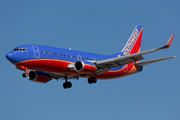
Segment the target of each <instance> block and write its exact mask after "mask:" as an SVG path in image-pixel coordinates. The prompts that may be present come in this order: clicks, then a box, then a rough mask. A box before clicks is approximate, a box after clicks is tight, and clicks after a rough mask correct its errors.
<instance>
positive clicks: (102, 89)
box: [0, 0, 180, 120]
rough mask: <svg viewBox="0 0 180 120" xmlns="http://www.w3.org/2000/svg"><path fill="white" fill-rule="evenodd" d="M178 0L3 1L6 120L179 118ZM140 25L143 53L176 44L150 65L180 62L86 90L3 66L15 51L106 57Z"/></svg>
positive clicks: (0, 105) (0, 92) (83, 83)
mask: <svg viewBox="0 0 180 120" xmlns="http://www.w3.org/2000/svg"><path fill="white" fill-rule="evenodd" d="M179 5H180V1H178V0H156V1H144V0H136V1H134V0H126V1H120V0H111V1H110V0H89V1H87V0H66V1H60V0H51V1H50V0H31V1H26V0H18V1H14V0H5V1H2V0H1V1H0V16H1V19H0V42H1V44H0V50H1V54H0V59H1V63H0V66H1V69H0V75H1V81H0V96H1V97H0V119H1V120H32V119H34V120H39V119H43V120H49V119H54V120H60V119H67V120H72V119H76V120H92V119H95V120H96V119H103V120H109V119H111V120H119V119H122V120H132V119H133V120H160V119H162V120H170V119H171V120H179V119H180V114H179V113H180V103H179V101H180V87H179V86H180V77H179V67H180V65H179V50H178V49H179V45H180V41H179V40H180V23H179V21H180V16H179V13H180V7H179ZM136 25H142V26H143V27H144V31H143V38H142V51H144V50H148V49H152V48H157V47H161V46H163V45H164V44H165V43H166V42H167V40H168V39H169V37H170V36H171V34H172V33H175V37H174V41H173V42H172V46H171V47H170V48H169V49H167V50H163V51H159V52H156V53H152V54H149V55H146V56H144V57H145V60H151V59H156V58H161V57H169V56H177V58H175V59H171V60H167V61H163V62H160V63H156V64H152V65H148V66H145V67H144V70H143V71H142V72H141V73H138V74H135V75H132V76H128V77H124V78H119V79H113V80H105V81H103V80H99V81H98V82H97V84H93V85H89V84H88V83H87V80H86V79H79V80H78V81H77V80H71V82H72V84H73V87H72V88H71V89H67V90H64V89H63V87H62V84H63V82H64V81H61V80H60V81H59V82H57V81H55V80H54V81H51V82H49V83H47V84H40V83H34V82H31V81H29V80H28V79H26V78H22V76H21V74H22V71H19V70H16V69H15V66H14V65H12V64H11V63H10V62H9V61H7V60H6V58H5V55H6V53H8V52H9V51H11V50H12V49H13V48H14V47H16V46H19V45H24V44H38V45H48V46H54V47H60V48H66V49H68V48H72V50H78V51H85V52H91V53H98V54H104V55H109V54H113V53H117V52H119V51H121V49H122V48H123V46H124V45H125V43H126V41H127V39H128V38H129V36H130V34H131V32H132V31H133V29H134V27H135V26H136Z"/></svg>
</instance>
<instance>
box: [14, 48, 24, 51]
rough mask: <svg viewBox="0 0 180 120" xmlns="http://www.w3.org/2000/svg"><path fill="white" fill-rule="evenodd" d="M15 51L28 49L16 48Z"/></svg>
mask: <svg viewBox="0 0 180 120" xmlns="http://www.w3.org/2000/svg"><path fill="white" fill-rule="evenodd" d="M13 51H21V52H24V51H26V49H25V48H15V49H14V50H13Z"/></svg>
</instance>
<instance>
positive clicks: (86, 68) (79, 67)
mask: <svg viewBox="0 0 180 120" xmlns="http://www.w3.org/2000/svg"><path fill="white" fill-rule="evenodd" d="M74 68H75V70H76V71H77V72H79V73H82V74H92V73H95V72H96V69H97V68H96V66H95V64H93V63H91V62H89V61H77V62H76V63H75V65H74Z"/></svg>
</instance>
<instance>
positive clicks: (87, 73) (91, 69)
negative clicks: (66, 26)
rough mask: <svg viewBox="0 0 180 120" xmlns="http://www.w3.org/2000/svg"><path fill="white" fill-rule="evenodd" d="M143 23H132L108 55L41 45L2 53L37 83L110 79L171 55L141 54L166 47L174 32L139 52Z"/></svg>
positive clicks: (141, 68)
mask: <svg viewBox="0 0 180 120" xmlns="http://www.w3.org/2000/svg"><path fill="white" fill-rule="evenodd" d="M142 33H143V27H142V26H136V27H135V29H134V31H133V32H132V34H131V36H130V38H129V39H128V41H127V43H126V45H125V46H124V48H123V49H122V51H121V52H118V53H116V54H112V55H108V56H106V55H98V54H92V53H86V52H79V51H74V50H71V49H61V48H55V47H48V46H42V45H22V46H18V47H16V48H14V49H13V51H11V52H9V53H8V54H6V58H7V59H8V60H9V61H10V62H11V63H12V64H14V65H15V66H16V68H17V69H19V70H22V71H24V73H23V74H22V76H23V77H28V79H29V80H31V81H34V82H39V83H47V82H48V81H50V80H52V79H55V80H58V79H62V80H65V82H64V84H63V87H64V88H65V89H67V88H71V87H72V83H71V82H69V80H70V79H79V78H80V77H82V78H88V83H89V84H92V83H96V82H97V79H114V78H120V77H124V76H128V75H132V74H135V73H138V72H141V71H142V70H143V66H145V65H148V64H152V63H155V62H159V61H163V60H167V59H171V58H175V56H173V57H167V58H161V59H156V60H150V61H145V62H139V61H140V60H142V59H144V57H143V55H146V54H149V53H152V52H156V51H159V50H163V49H166V48H168V47H169V46H170V45H171V43H172V40H173V37H174V34H172V36H171V37H170V39H169V41H168V42H167V44H166V45H165V46H163V47H160V48H156V49H152V50H147V51H143V52H141V51H140V50H141V39H142Z"/></svg>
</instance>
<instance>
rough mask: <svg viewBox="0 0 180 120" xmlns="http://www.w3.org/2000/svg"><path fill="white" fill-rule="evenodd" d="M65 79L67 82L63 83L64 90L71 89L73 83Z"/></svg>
mask: <svg viewBox="0 0 180 120" xmlns="http://www.w3.org/2000/svg"><path fill="white" fill-rule="evenodd" d="M64 79H65V82H64V83H63V87H64V89H67V88H71V87H72V83H71V82H68V81H67V77H65V78H64Z"/></svg>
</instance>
